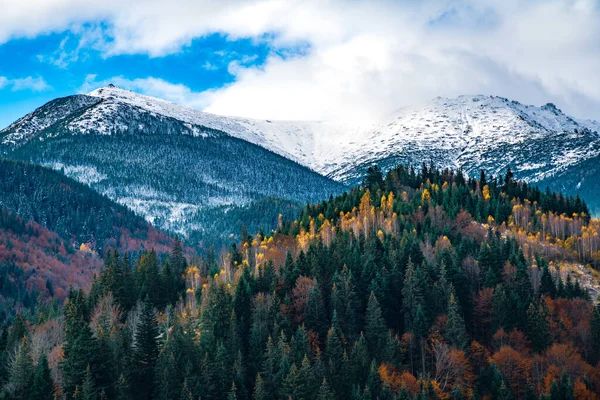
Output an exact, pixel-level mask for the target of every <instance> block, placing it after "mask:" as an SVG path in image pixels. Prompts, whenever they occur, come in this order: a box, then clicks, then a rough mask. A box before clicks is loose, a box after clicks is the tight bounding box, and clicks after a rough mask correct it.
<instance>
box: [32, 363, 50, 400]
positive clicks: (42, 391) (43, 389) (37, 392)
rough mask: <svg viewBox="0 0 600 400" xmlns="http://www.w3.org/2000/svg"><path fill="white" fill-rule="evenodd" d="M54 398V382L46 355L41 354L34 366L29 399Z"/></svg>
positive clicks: (46, 399)
mask: <svg viewBox="0 0 600 400" xmlns="http://www.w3.org/2000/svg"><path fill="white" fill-rule="evenodd" d="M53 398H54V383H53V382H52V376H51V375H50V368H49V367H48V357H47V356H46V354H42V355H41V356H40V359H39V360H38V363H37V365H36V367H35V373H34V375H33V387H32V392H31V400H52V399H53Z"/></svg>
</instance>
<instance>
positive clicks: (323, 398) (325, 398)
mask: <svg viewBox="0 0 600 400" xmlns="http://www.w3.org/2000/svg"><path fill="white" fill-rule="evenodd" d="M334 399H335V396H334V395H333V393H332V392H331V388H330V387H329V384H328V383H327V379H325V378H323V382H322V383H321V386H320V387H319V392H318V393H317V400H334Z"/></svg>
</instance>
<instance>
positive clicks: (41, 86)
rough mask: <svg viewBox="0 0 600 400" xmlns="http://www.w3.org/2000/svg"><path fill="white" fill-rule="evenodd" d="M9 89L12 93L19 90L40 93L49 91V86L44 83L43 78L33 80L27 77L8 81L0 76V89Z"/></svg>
mask: <svg viewBox="0 0 600 400" xmlns="http://www.w3.org/2000/svg"><path fill="white" fill-rule="evenodd" d="M5 87H10V88H11V89H12V91H13V92H18V91H21V90H31V91H33V92H41V91H44V90H48V89H51V86H50V85H48V84H47V83H46V81H45V80H44V78H42V77H39V76H38V77H36V78H33V77H31V76H28V77H27V78H16V79H8V78H7V77H5V76H0V89H3V88H5Z"/></svg>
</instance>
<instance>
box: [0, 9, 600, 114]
mask: <svg viewBox="0 0 600 400" xmlns="http://www.w3.org/2000/svg"><path fill="white" fill-rule="evenodd" d="M5 3H11V4H5ZM0 9H2V10H3V13H2V14H0V42H2V41H4V40H7V39H8V38H11V37H19V36H24V37H33V36H35V35H38V34H40V33H45V32H51V31H62V30H65V29H71V30H79V32H80V33H81V34H82V35H83V36H84V37H87V38H89V39H88V40H87V42H86V43H85V45H86V46H93V47H94V48H97V49H100V50H101V51H103V53H104V54H105V56H111V55H115V54H123V53H145V54H149V55H150V56H162V55H165V54H169V53H172V52H177V51H179V50H180V49H181V48H182V46H185V45H186V44H188V43H189V42H190V41H191V40H192V39H193V38H195V37H199V36H203V35H207V34H210V33H215V32H217V33H223V34H226V35H227V37H228V38H230V39H232V40H233V39H235V38H239V37H247V38H255V39H256V40H262V41H268V42H269V44H270V45H271V46H273V47H275V48H280V49H281V48H285V47H287V46H297V45H303V46H306V49H307V51H306V52H303V53H302V54H301V55H298V56H292V57H286V58H282V57H279V56H277V55H275V54H273V55H271V56H270V57H269V58H268V59H267V62H266V64H264V65H262V66H260V67H248V66H245V65H244V64H243V63H242V64H235V63H234V64H231V65H230V72H231V73H233V74H234V75H235V82H234V83H232V84H230V85H228V86H226V87H224V88H221V89H219V90H215V91H210V92H207V93H203V94H197V93H192V92H191V91H189V89H187V88H185V87H182V86H181V85H171V84H168V83H166V82H164V81H159V80H156V79H154V78H148V79H142V80H132V81H130V82H131V84H132V85H137V86H139V89H140V90H151V91H154V92H156V93H166V94H168V95H170V96H173V97H175V98H182V99H184V100H186V101H187V102H188V104H197V106H198V107H203V106H204V105H206V109H207V110H209V111H213V112H219V113H224V114H235V115H244V116H251V117H259V118H285V119H298V118H302V119H323V118H336V117H344V116H347V115H351V116H354V117H356V116H366V117H368V116H370V115H373V114H374V113H378V112H381V111H386V110H389V109H392V108H396V107H399V106H402V105H406V104H410V103H415V102H420V101H423V100H426V99H429V98H431V97H435V96H438V95H441V96H455V95H458V94H469V93H484V94H495V95H501V96H505V97H509V98H514V99H517V100H519V101H522V102H527V103H535V104H540V103H544V102H548V101H551V102H554V103H556V104H558V105H559V106H560V107H561V108H563V110H565V111H566V112H570V113H573V114H575V115H577V116H585V117H590V118H596V119H600V111H599V110H600V74H598V73H597V71H599V70H600V47H599V43H600V24H598V21H599V20H600V1H598V0H531V1H527V2H523V1H518V0H430V1H422V2H419V1H411V0H369V1H367V0H221V1H213V0H172V1H165V0H146V1H140V0H88V1H86V2H82V1H80V0H44V1H41V0H20V1H19V2H18V3H17V2H15V1H14V0H0ZM5 11H6V12H5ZM100 22H102V24H100ZM84 23H87V24H86V25H84ZM99 27H102V28H99ZM99 29H101V30H102V33H103V35H98V30H99ZM140 74H141V75H142V76H143V71H140ZM135 82H137V83H135ZM142 84H143V85H144V86H142ZM174 88H175V89H174Z"/></svg>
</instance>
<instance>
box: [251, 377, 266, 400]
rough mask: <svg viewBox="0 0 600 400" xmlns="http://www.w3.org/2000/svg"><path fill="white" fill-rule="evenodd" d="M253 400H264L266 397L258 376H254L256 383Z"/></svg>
mask: <svg viewBox="0 0 600 400" xmlns="http://www.w3.org/2000/svg"><path fill="white" fill-rule="evenodd" d="M252 399H253V400H266V399H267V396H266V393H265V387H264V383H263V380H262V378H261V376H260V374H257V375H256V383H255V384H254V393H253V394H252Z"/></svg>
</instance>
